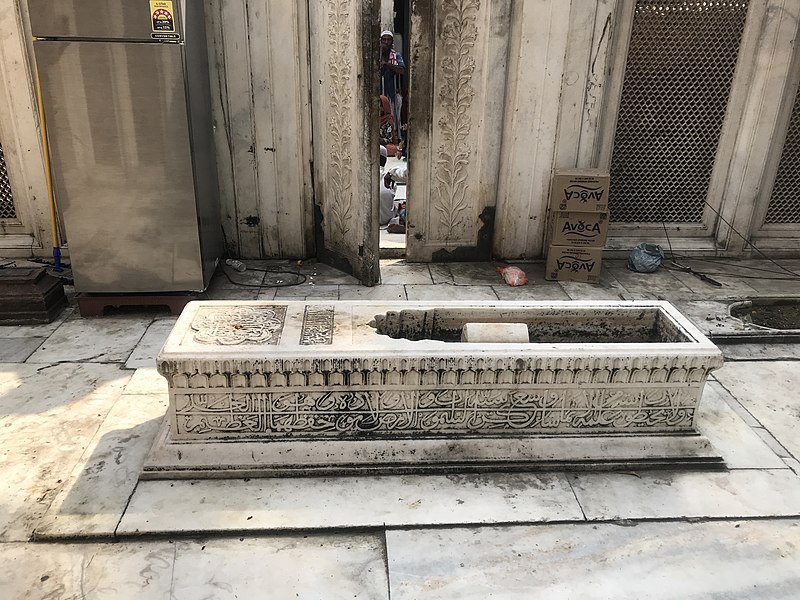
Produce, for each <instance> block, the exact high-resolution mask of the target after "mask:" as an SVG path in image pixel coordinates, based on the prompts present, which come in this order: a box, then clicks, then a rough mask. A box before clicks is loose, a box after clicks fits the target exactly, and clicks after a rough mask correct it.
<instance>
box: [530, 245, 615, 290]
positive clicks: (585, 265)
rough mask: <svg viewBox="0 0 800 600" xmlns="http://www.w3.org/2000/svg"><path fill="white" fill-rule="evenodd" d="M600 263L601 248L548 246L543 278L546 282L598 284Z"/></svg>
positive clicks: (601, 256) (601, 257) (601, 258)
mask: <svg viewBox="0 0 800 600" xmlns="http://www.w3.org/2000/svg"><path fill="white" fill-rule="evenodd" d="M602 262H603V249H602V248H578V247H574V246H550V249H549V250H548V252H547V266H546V268H545V272H544V278H545V279H547V280H548V281H583V282H585V283H599V282H600V270H601V267H602Z"/></svg>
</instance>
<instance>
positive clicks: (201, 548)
mask: <svg viewBox="0 0 800 600" xmlns="http://www.w3.org/2000/svg"><path fill="white" fill-rule="evenodd" d="M176 546H177V547H176V554H175V570H174V573H173V592H172V594H173V595H172V596H171V598H175V599H176V600H182V599H185V600H194V599H196V598H215V599H220V600H223V599H228V598H229V599H231V600H233V599H234V598H242V599H257V598H265V599H267V598H275V599H283V598H286V599H290V598H307V599H309V600H311V599H316V598H325V599H326V600H327V599H328V598H330V599H339V598H340V599H345V598H348V599H352V598H363V599H364V600H381V599H384V598H385V599H387V600H388V597H389V595H388V594H389V583H388V576H387V573H386V564H385V554H386V553H385V550H384V545H383V539H382V536H377V535H375V536H372V535H346V534H342V535H337V536H335V537H325V536H316V535H311V536H303V537H299V536H297V537H270V538H243V539H239V538H236V539H230V540H228V539H222V540H219V539H212V540H207V541H198V542H195V541H192V542H183V541H182V542H178V543H177V544H176Z"/></svg>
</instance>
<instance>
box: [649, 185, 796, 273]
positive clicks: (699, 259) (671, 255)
mask: <svg viewBox="0 0 800 600" xmlns="http://www.w3.org/2000/svg"><path fill="white" fill-rule="evenodd" d="M703 202H705V203H706V205H708V207H709V208H710V209H711V210H712V211H714V214H716V215H717V216H718V217H719V218H720V219H721V220H722V221H723V222H724V223H725V224H726V225H727V226H728V227H730V229H731V231H733V232H734V233H735V234H736V235H738V236H739V237H740V238H742V239H743V240H744V241H745V243H746V244H749V245H750V246H751V247H752V248H753V249H754V250H755V251H756V252H758V253H759V254H760V255H761V256H763V257H764V258H765V259H766V260H768V261H769V262H771V263H772V264H774V265H775V266H777V267H778V268H779V269H781V270H780V271H773V270H770V269H764V268H761V267H751V266H749V265H733V264H731V263H730V261H728V262H727V264H729V265H731V266H735V267H739V268H745V269H751V270H754V271H763V272H765V273H774V274H776V275H777V274H780V273H788V274H789V275H792V277H757V276H755V275H740V274H736V273H714V272H711V273H703V274H704V275H716V276H728V277H738V278H740V279H763V280H764V281H797V280H798V279H800V273H795V272H794V271H791V270H789V269H787V268H786V267H784V266H783V265H781V264H779V263H778V262H776V261H775V260H773V259H771V258H770V257H768V256H767V255H766V254H764V253H763V252H762V251H761V250H760V249H759V248H757V247H756V245H755V244H753V243H752V242H751V241H749V240H748V239H747V238H745V237H744V236H743V235H742V234H741V233H739V232H738V231H737V230H736V228H735V227H734V226H733V225H731V224H730V223H729V222H728V221H727V220H726V219H725V218H724V217H723V216H722V215H721V214H720V213H719V212H718V211H717V210H716V209H715V208H714V207H713V206H711V204H709V203H708V201H707V200H703ZM663 217H664V214H663V206H662V219H661V226H662V227H663V228H664V236H665V237H666V238H667V245H668V246H669V255H670V260H671V261H672V263H673V264H674V265H675V266H676V267H677V268H675V269H670V270H673V271H680V270H683V271H685V270H686V268H685V267H682V266H681V265H679V264H678V263H677V262H676V261H675V259H676V258H678V259H682V260H695V261H702V262H710V263H714V262H716V263H722V264H726V263H725V262H724V260H720V259H715V260H713V261H712V260H709V259H702V258H692V257H689V256H682V255H678V254H675V252H674V250H673V249H672V241H671V240H670V237H669V232H668V231H667V224H666V222H665V221H664V218H663ZM666 268H669V267H666Z"/></svg>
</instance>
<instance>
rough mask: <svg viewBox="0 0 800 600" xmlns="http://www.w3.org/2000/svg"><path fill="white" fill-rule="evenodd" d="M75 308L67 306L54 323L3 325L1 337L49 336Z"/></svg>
mask: <svg viewBox="0 0 800 600" xmlns="http://www.w3.org/2000/svg"><path fill="white" fill-rule="evenodd" d="M74 311H75V309H74V308H73V307H72V306H68V307H66V308H65V309H64V310H63V311H61V314H60V315H58V317H56V318H55V320H54V321H53V322H52V323H44V324H42V325H1V326H0V337H4V338H27V337H45V338H46V337H47V336H49V335H50V334H51V333H53V332H54V331H55V330H56V329H58V328H59V327H60V326H61V324H62V323H63V322H64V321H66V320H67V319H68V318H70V317H71V316H72V315H73V313H74Z"/></svg>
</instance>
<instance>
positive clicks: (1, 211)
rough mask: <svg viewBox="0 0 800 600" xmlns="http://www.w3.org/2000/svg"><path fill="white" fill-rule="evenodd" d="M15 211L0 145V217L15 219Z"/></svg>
mask: <svg viewBox="0 0 800 600" xmlns="http://www.w3.org/2000/svg"><path fill="white" fill-rule="evenodd" d="M16 218H17V211H16V209H15V208H14V198H12V196H11V183H10V182H9V181H8V171H6V159H5V156H3V146H2V145H0V219H16Z"/></svg>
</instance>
